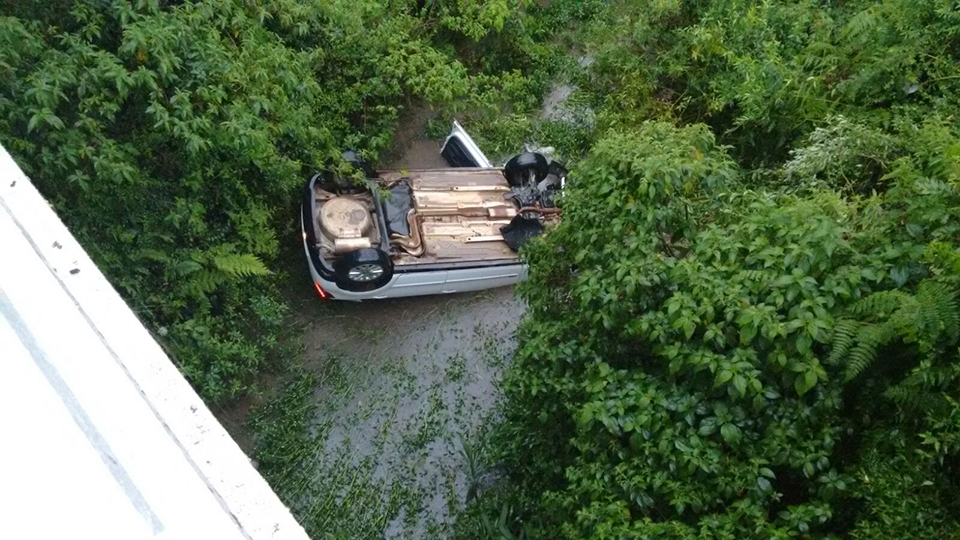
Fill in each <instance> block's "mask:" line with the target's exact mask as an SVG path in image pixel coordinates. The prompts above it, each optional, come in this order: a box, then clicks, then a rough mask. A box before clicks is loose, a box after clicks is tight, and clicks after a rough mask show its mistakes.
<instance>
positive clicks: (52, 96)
mask: <svg viewBox="0 0 960 540" xmlns="http://www.w3.org/2000/svg"><path fill="white" fill-rule="evenodd" d="M61 7H62V8H63V9H62V10H51V9H47V7H46V4H45V3H44V2H16V3H7V4H4V7H0V16H2V15H12V17H11V16H7V17H0V142H2V143H3V145H4V146H5V147H6V148H7V149H8V150H9V151H10V152H11V153H12V154H13V156H14V158H15V159H16V160H17V161H18V162H19V163H20V165H21V166H22V168H23V169H24V171H25V172H26V173H27V174H28V175H29V176H30V177H31V178H32V180H33V181H34V182H35V183H36V184H37V186H38V188H39V189H40V190H41V192H43V193H44V195H45V196H46V197H47V198H48V199H50V200H51V202H53V204H54V205H55V207H56V208H57V210H58V212H59V213H60V215H61V216H62V217H63V218H64V220H65V221H66V222H67V225H68V226H69V227H70V228H71V230H72V231H73V232H74V234H75V235H76V236H77V237H78V239H79V240H80V241H81V243H82V244H83V245H84V246H85V247H86V248H87V250H88V251H89V252H90V254H91V256H92V257H93V258H94V260H95V261H96V262H97V264H98V265H99V266H100V267H101V268H102V269H103V271H104V273H105V274H106V275H107V276H108V277H109V278H110V280H111V281H112V283H113V284H114V285H115V286H116V287H117V288H118V289H119V290H120V292H121V293H122V294H123V295H124V297H125V298H126V299H127V300H128V302H129V303H130V304H131V306H132V308H133V309H134V310H135V311H136V312H137V313H138V314H139V315H140V317H142V318H143V319H144V321H145V322H146V323H147V324H148V326H150V327H151V328H152V329H153V330H154V331H155V332H156V333H157V335H158V336H159V337H160V339H161V341H163V342H164V343H165V344H166V346H167V347H168V348H169V350H170V352H171V353H172V355H173V357H174V358H175V359H176V360H177V362H178V363H179V364H180V366H181V368H182V370H183V372H184V373H185V374H186V375H187V377H188V378H189V379H190V380H191V382H193V384H194V385H195V386H196V387H197V388H198V390H199V391H200V392H201V394H202V395H203V396H204V397H205V398H207V399H208V400H214V401H219V400H226V399H231V398H235V397H238V396H241V395H243V394H244V393H245V392H246V390H247V389H248V387H249V384H250V381H251V378H252V377H253V376H254V375H255V374H257V373H259V372H261V371H263V370H264V369H266V368H269V367H270V366H271V365H274V366H275V365H277V362H279V361H280V359H281V357H282V356H283V355H284V348H283V347H281V346H280V345H279V344H280V343H281V342H282V339H280V336H281V334H282V330H283V315H284V310H285V307H284V306H283V302H282V301H281V299H280V297H279V294H278V292H277V279H276V275H275V274H274V273H273V272H271V270H270V268H271V267H274V265H273V262H274V261H275V260H276V257H277V255H278V253H279V251H280V246H281V243H282V244H283V245H284V246H289V249H296V245H297V244H296V242H297V241H298V234H297V232H296V230H295V229H294V223H295V221H296V215H297V213H296V212H297V204H298V200H299V199H298V190H299V188H300V187H301V183H302V181H303V180H302V179H303V178H304V177H305V176H306V175H308V174H311V173H313V172H314V171H316V169H317V168H318V167H320V166H322V165H323V164H324V163H325V162H326V161H327V160H328V159H329V158H336V157H337V156H339V154H340V152H341V150H342V149H343V148H344V147H354V148H358V149H361V150H365V151H367V155H368V157H370V158H375V157H376V154H377V152H378V151H380V150H382V149H384V148H386V147H387V146H388V145H389V143H390V138H391V135H392V133H393V129H394V127H395V123H396V118H397V114H398V110H399V108H400V107H401V106H402V104H403V103H404V102H405V101H406V100H407V99H409V98H410V97H411V96H419V97H421V98H423V99H426V100H428V101H432V102H443V101H445V100H453V99H455V98H458V97H460V96H461V95H462V94H463V93H464V92H466V90H467V86H468V80H467V75H466V72H465V68H464V67H463V66H462V65H461V64H460V63H459V62H457V61H455V60H452V59H451V58H450V57H449V56H447V55H446V54H445V53H441V52H440V51H439V50H438V49H436V48H434V47H432V46H431V45H430V43H429V41H428V39H429V35H426V36H422V35H419V30H418V27H419V25H418V22H419V21H418V19H417V18H415V17H414V16H412V15H410V14H409V13H408V10H406V9H405V8H404V6H395V7H390V6H385V5H383V4H381V3H378V2H359V3H358V2H325V1H319V0H317V1H311V2H295V1H290V0H283V1H277V2H267V3H256V2H253V3H251V2H234V1H231V0H209V1H204V2H174V3H169V2H156V1H145V2H135V3H128V2H119V1H118V2H95V3H90V2H63V3H62V6H61ZM495 22H496V21H492V22H490V24H494V23H495ZM274 268H275V267H274Z"/></svg>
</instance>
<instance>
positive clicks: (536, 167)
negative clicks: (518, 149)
mask: <svg viewBox="0 0 960 540" xmlns="http://www.w3.org/2000/svg"><path fill="white" fill-rule="evenodd" d="M549 172H550V166H549V165H548V164H547V158H545V157H543V156H542V155H540V154H536V153H534V152H524V153H523V154H520V155H518V156H514V157H513V158H511V159H510V161H508V162H507V164H506V165H505V166H504V167H503V176H505V177H506V179H507V183H508V184H510V186H511V187H519V186H524V185H526V184H528V183H530V182H531V181H532V182H533V183H534V184H537V183H538V182H540V181H541V180H543V179H544V178H546V177H547V174H548V173H549Z"/></svg>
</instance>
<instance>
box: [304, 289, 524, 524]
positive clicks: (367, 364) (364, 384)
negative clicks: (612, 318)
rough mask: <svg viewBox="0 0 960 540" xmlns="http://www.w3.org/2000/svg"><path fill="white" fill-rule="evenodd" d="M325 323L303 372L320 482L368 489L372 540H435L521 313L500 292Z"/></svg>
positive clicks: (338, 312) (459, 486)
mask: <svg viewBox="0 0 960 540" xmlns="http://www.w3.org/2000/svg"><path fill="white" fill-rule="evenodd" d="M325 311H327V312H328V313H327V315H326V316H324V317H322V318H321V319H319V320H317V322H315V323H314V324H312V325H310V326H308V328H307V329H306V333H305V342H306V346H307V356H308V362H309V363H308V367H310V368H311V369H312V370H314V371H315V372H321V373H326V376H325V377H324V378H323V379H324V380H325V381H326V383H325V384H323V385H322V386H321V387H320V388H318V389H317V392H316V394H315V398H316V402H317V403H318V404H319V407H320V413H319V414H318V417H317V421H316V425H315V426H314V429H315V430H317V431H318V432H319V433H321V435H322V438H323V440H324V444H323V445H322V448H321V449H320V451H319V456H318V459H319V460H320V462H321V467H320V469H321V471H322V473H321V474H326V475H333V474H336V473H339V472H342V471H344V470H347V469H349V470H351V471H353V472H354V473H357V474H359V475H362V476H363V478H359V479H358V478H356V477H354V476H351V478H350V482H349V486H355V485H357V484H358V483H359V484H365V485H368V486H370V489H369V490H368V491H367V492H366V493H362V494H359V498H362V499H365V500H366V501H367V503H366V504H374V503H376V501H379V504H381V505H382V507H383V509H382V511H381V512H379V513H375V515H371V516H370V519H379V520H382V521H383V523H384V525H385V526H384V528H383V529H382V530H381V534H382V535H383V537H385V538H435V537H437V535H441V536H443V533H444V532H448V527H449V526H450V524H451V520H452V517H453V515H454V514H455V512H456V510H457V509H459V508H460V507H461V506H462V505H463V504H464V502H465V501H466V496H467V491H468V490H469V488H470V483H471V479H470V478H468V469H469V467H468V465H467V462H466V457H465V452H464V444H466V445H471V444H475V440H476V438H477V437H478V433H477V432H478V430H480V429H481V428H482V427H483V425H484V422H485V421H487V420H488V419H489V417H490V415H491V414H492V412H493V411H494V408H495V406H496V404H497V401H498V399H499V396H500V394H499V390H498V386H497V384H498V381H499V380H500V376H501V374H502V370H503V367H504V362H505V360H506V359H508V358H510V356H511V354H512V351H513V346H514V342H513V337H512V335H513V331H514V330H515V328H516V323H517V321H518V319H519V317H521V316H522V313H523V306H522V304H521V302H520V301H519V300H518V299H517V298H516V297H515V296H514V294H513V290H512V289H511V288H505V289H494V290H490V291H484V292H479V293H474V294H465V295H456V296H451V297H447V296H443V297H421V298H410V299H395V300H386V301H382V302H373V303H369V304H331V305H329V306H328V309H327V310H325ZM358 471H359V472H358ZM349 486H348V485H347V483H346V482H344V484H343V485H339V486H331V487H332V488H334V489H338V488H339V489H345V490H346V489H347V488H348V487H349ZM344 495H346V493H345V494H344Z"/></svg>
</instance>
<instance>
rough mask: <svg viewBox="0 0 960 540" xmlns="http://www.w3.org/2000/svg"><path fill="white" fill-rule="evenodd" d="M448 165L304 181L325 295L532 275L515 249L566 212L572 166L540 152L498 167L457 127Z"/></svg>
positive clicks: (317, 281) (310, 244)
mask: <svg viewBox="0 0 960 540" xmlns="http://www.w3.org/2000/svg"><path fill="white" fill-rule="evenodd" d="M441 155H442V156H443V157H444V159H445V160H446V161H447V162H448V163H449V164H450V165H451V167H450V168H444V169H421V170H409V171H406V170H385V171H374V170H373V169H372V168H370V167H369V166H368V165H367V164H366V163H364V162H362V160H360V159H359V158H358V157H357V156H356V155H355V154H353V153H350V152H347V153H345V154H344V158H345V160H347V161H349V162H352V163H353V164H354V166H355V167H356V168H357V169H360V170H361V171H363V173H364V174H363V176H364V177H365V178H366V181H365V182H361V183H358V182H355V181H349V180H345V179H343V178H341V177H339V176H338V175H337V174H336V173H334V172H332V171H324V172H321V173H319V174H317V175H314V176H313V177H312V178H310V179H309V180H308V181H307V184H306V186H305V188H304V195H303V202H302V216H301V223H302V227H303V248H304V252H305V253H306V255H307V261H308V265H309V267H310V274H311V275H312V276H313V281H314V286H315V288H316V290H317V292H318V293H319V295H320V296H321V297H322V298H325V299H327V298H332V299H337V300H355V301H356V300H367V299H379V298H394V297H400V296H421V295H428V294H445V293H455V292H464V291H476V290H481V289H490V288H493V287H502V286H505V285H512V284H514V283H517V282H519V281H521V280H523V279H524V278H526V274H527V269H526V266H525V265H524V264H523V263H521V262H520V259H519V257H518V256H517V250H518V249H519V248H520V246H522V245H523V244H524V243H525V242H526V241H528V240H529V239H530V238H533V237H535V236H537V235H539V234H541V233H542V232H543V231H544V230H545V228H546V227H549V226H550V224H551V223H553V222H555V221H556V220H557V219H558V218H559V216H560V209H559V208H558V207H557V204H556V201H557V199H558V195H559V193H560V192H561V190H562V188H563V185H564V182H565V180H566V173H567V171H566V169H564V168H563V166H562V165H559V164H557V163H555V162H554V163H548V161H547V160H546V158H544V157H543V156H542V155H540V154H535V153H524V154H520V155H518V156H516V157H514V158H513V159H511V160H510V161H508V162H507V164H506V165H505V166H504V168H502V169H500V168H495V167H493V166H492V165H491V164H490V161H489V160H488V159H487V158H486V156H484V155H483V152H481V151H480V149H479V148H478V147H477V145H476V143H475V142H474V141H473V139H471V138H470V136H469V135H468V134H467V132H466V131H464V129H463V128H462V127H461V126H460V124H458V123H456V122H454V125H453V131H452V132H451V133H450V136H448V137H447V139H446V141H445V142H444V145H443V148H442V149H441Z"/></svg>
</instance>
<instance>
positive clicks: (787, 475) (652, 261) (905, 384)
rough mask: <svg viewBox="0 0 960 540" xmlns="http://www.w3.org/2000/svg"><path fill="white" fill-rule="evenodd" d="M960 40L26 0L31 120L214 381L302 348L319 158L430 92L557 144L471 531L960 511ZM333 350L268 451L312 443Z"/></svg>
mask: <svg viewBox="0 0 960 540" xmlns="http://www.w3.org/2000/svg"><path fill="white" fill-rule="evenodd" d="M521 8H522V9H521ZM581 57H582V58H581ZM578 59H580V61H579V62H578ZM584 59H586V60H587V61H584ZM958 66H960V10H958V8H957V7H956V5H954V3H951V2H947V1H943V0H922V1H907V0H883V1H880V2H873V1H869V2H868V1H866V0H852V1H846V2H812V1H791V2H767V3H757V2H747V1H743V0H731V1H726V2H693V1H689V2H680V1H669V0H667V1H663V0H657V1H630V2H627V1H611V2H600V1H595V0H589V1H588V0H582V1H580V0H555V1H553V2H537V3H530V2H524V1H517V2H510V1H508V0H457V1H455V2H433V1H428V2H416V1H413V0H410V1H399V2H397V1H394V2H376V1H372V0H370V1H364V0H359V1H356V0H355V1H352V2H341V1H326V0H310V1H302V0H301V1H294V0H277V1H271V2H236V1H231V0H209V1H203V2H172V1H170V2H168V1H161V0H153V1H150V0H141V1H138V2H123V1H119V0H116V1H112V2H111V1H107V2H97V3H93V2H71V1H68V0H59V1H57V2H53V3H49V2H34V1H27V2H6V3H0V142H2V143H3V145H4V146H5V147H6V148H7V149H8V150H9V151H10V152H11V153H12V154H13V155H14V157H15V158H16V159H17V160H18V162H19V163H20V164H21V166H22V167H23V168H24V170H25V171H26V172H27V173H28V174H29V175H30V176H31V178H32V179H33V180H34V181H35V182H36V183H37V185H38V187H39V188H40V189H41V190H42V191H43V193H44V194H45V195H46V196H47V197H48V198H49V199H50V200H51V201H52V202H53V204H54V205H55V206H56V207H57V209H58V211H59V213H60V215H61V216H62V217H63V218H64V219H65V220H66V221H67V224H68V225H69V226H70V227H71V230H72V231H73V232H74V234H76V235H77V236H78V238H79V239H80V240H81V242H83V243H84V245H85V246H86V247H87V248H88V250H89V251H90V253H91V255H92V256H93V257H94V259H95V260H96V261H97V263H98V264H99V265H101V267H102V268H103V269H104V271H105V273H107V275H108V276H109V277H110V279H111V280H112V282H113V283H114V284H115V285H116V286H117V287H118V289H119V290H120V291H121V292H122V293H123V294H124V296H125V297H126V298H127V300H128V301H129V302H130V304H131V306H132V307H133V308H134V309H135V310H136V311H137V312H138V314H139V315H140V316H141V317H142V318H143V319H144V320H145V322H147V323H148V325H150V326H151V328H153V329H154V330H155V331H156V333H157V335H158V337H159V338H160V339H161V340H162V341H163V342H164V343H165V344H166V346H168V347H169V349H170V351H171V353H172V355H173V356H174V357H175V358H176V359H177V361H178V362H179V363H180V365H181V367H182V369H183V371H184V373H185V374H186V375H187V376H188V377H189V378H190V380H191V381H192V382H193V383H194V385H195V386H196V387H197V388H198V389H199V390H200V391H201V392H202V393H203V395H204V396H205V398H207V399H208V400H211V401H217V400H226V399H231V398H235V397H238V396H240V395H243V393H244V392H246V391H247V389H248V388H249V384H250V381H251V380H252V378H253V377H254V376H255V375H256V374H257V373H259V372H261V371H262V370H264V369H266V368H268V367H270V366H271V365H273V364H274V363H275V362H276V361H277V359H278V358H279V357H280V356H281V355H282V354H283V353H284V349H285V347H284V345H283V344H284V343H285V341H284V340H283V339H282V334H283V326H284V324H283V322H284V312H285V307H284V303H283V302H282V301H281V297H280V295H279V292H278V280H277V272H279V268H278V266H277V264H276V260H277V257H278V255H279V253H280V252H281V250H282V249H284V244H287V243H289V244H290V245H291V246H293V247H294V248H296V246H297V242H298V239H297V238H296V234H297V224H296V222H295V219H296V218H295V216H296V212H295V208H294V207H293V205H294V204H295V193H296V190H297V189H298V188H299V186H300V182H301V179H302V178H303V177H304V176H305V175H307V174H309V173H311V172H313V171H314V170H316V169H317V168H318V167H321V166H323V165H324V164H325V163H326V162H327V161H328V160H330V159H336V156H337V155H339V152H340V149H341V148H343V147H344V146H352V147H356V148H360V149H362V150H364V151H366V152H367V155H368V156H369V157H373V158H375V157H376V156H377V154H378V153H380V152H383V151H385V150H386V149H387V148H388V146H389V143H390V137H391V135H392V133H393V130H394V128H395V126H396V123H397V120H398V118H399V115H400V114H401V112H402V110H403V109H404V108H405V107H407V106H408V105H410V104H411V103H420V102H426V103H429V104H431V105H433V106H435V107H436V108H437V110H438V111H439V113H440V114H439V120H438V121H437V122H436V123H435V126H436V129H437V130H438V131H439V130H445V129H446V120H447V119H448V118H449V117H450V116H453V115H457V116H461V117H466V118H468V119H469V120H471V121H472V125H471V130H474V129H475V130H476V133H475V134H476V135H477V138H478V140H479V141H480V143H481V146H483V147H484V148H485V149H487V150H488V152H489V153H491V154H507V153H510V152H513V151H515V150H516V147H517V145H518V144H519V143H520V141H535V142H540V143H545V144H553V145H554V146H556V148H557V150H558V151H559V152H560V153H561V154H562V155H564V156H565V157H566V158H567V159H569V160H570V161H569V162H570V164H571V166H572V167H573V169H574V177H575V179H576V180H575V181H574V182H572V183H571V184H570V186H569V188H568V189H567V193H566V195H565V197H564V201H563V205H564V212H565V216H564V220H563V222H562V224H561V225H560V226H559V227H558V228H557V229H556V230H554V231H552V232H551V234H549V235H548V236H547V237H546V238H544V239H543V241H539V242H536V243H534V244H533V245H531V246H530V248H529V249H528V250H527V251H526V253H525V257H526V258H527V260H528V261H529V263H530V265H531V279H530V280H529V281H528V282H527V283H526V284H524V285H523V287H522V288H521V291H522V294H523V296H524V298H525V299H526V301H527V303H528V305H529V316H528V317H527V320H526V321H525V322H524V324H523V325H522V328H521V330H520V333H519V338H520V349H519V352H518V354H517V356H516V358H515V361H514V363H513V364H512V366H511V367H510V369H509V371H508V374H507V378H506V381H505V390H506V394H507V404H506V407H505V410H504V421H503V423H502V425H501V426H500V427H499V429H498V432H497V438H496V439H495V441H494V442H495V443H496V444H495V445H494V448H496V449H497V453H496V457H497V458H499V460H498V461H499V462H500V463H501V464H502V466H503V469H504V470H505V471H506V478H505V479H504V481H503V482H502V483H501V484H500V485H498V486H496V487H495V488H493V489H490V490H488V491H486V492H484V493H483V494H482V495H481V496H480V497H479V498H478V499H477V500H475V501H474V502H473V504H472V506H471V508H470V509H469V510H468V512H467V513H466V514H465V515H464V516H463V517H462V519H461V520H460V522H459V523H458V530H459V531H460V533H461V535H462V536H463V537H472V538H483V539H489V538H491V537H493V536H494V535H500V536H504V537H507V536H515V537H528V538H543V539H554V538H568V539H574V538H595V539H601V538H661V537H664V538H695V537H696V538H770V537H776V538H785V537H851V538H884V537H885V538H907V537H915V538H951V537H957V536H960V523H958V520H960V517H958V516H960V502H958V501H960V470H958V465H957V463H958V452H960V406H958V403H957V400H958V399H960V363H958V358H957V354H958V339H960V313H958V306H957V300H956V293H957V286H958V285H960V283H958V274H960V246H958V235H960V130H958V128H957V127H956V119H957V117H958V116H960V67H958ZM557 77H566V79H567V81H566V82H569V83H570V84H571V85H572V86H574V87H576V90H575V91H574V92H573V94H572V96H571V98H570V100H569V102H570V103H572V104H575V105H576V107H575V109H576V110H575V111H574V112H573V113H572V114H571V117H570V118H573V120H572V121H571V120H570V118H567V119H565V120H564V119H559V120H558V119H555V118H554V119H541V118H537V117H536V113H537V110H538V108H539V105H540V101H541V98H542V96H543V95H544V93H546V92H547V91H548V90H549V89H550V85H551V83H552V82H554V81H559V79H557ZM298 264H299V263H298ZM303 380H305V381H307V382H305V383H302V384H296V385H294V386H293V387H291V388H292V392H290V393H288V394H284V396H285V397H284V398H283V399H284V400H286V401H283V400H281V401H279V402H278V405H277V406H276V407H274V408H268V409H266V412H264V413H263V414H262V416H260V417H258V418H259V420H258V429H259V430H260V431H261V432H262V434H263V437H264V438H265V440H266V441H267V443H270V441H274V440H275V441H279V442H277V443H276V444H274V445H273V446H270V445H269V444H267V445H266V446H264V448H266V450H264V451H262V452H260V457H261V466H262V469H263V471H264V473H265V475H267V476H268V477H270V476H271V475H272V474H284V475H287V474H289V473H290V471H293V470H300V469H299V467H300V466H301V465H305V464H307V462H308V461H309V459H310V456H309V455H308V454H307V453H304V452H302V451H300V450H297V451H296V452H290V451H286V450H289V449H288V448H284V447H285V445H288V444H289V445H299V446H301V447H304V448H305V447H307V446H309V445H310V444H313V443H312V439H311V438H310V437H307V436H306V435H305V434H304V433H303V432H302V431H299V430H300V429H301V428H302V427H303V425H304V424H305V423H308V422H309V421H310V418H309V417H310V415H311V413H310V411H311V409H309V408H308V407H306V406H305V405H303V403H304V401H305V400H306V399H307V396H309V394H310V386H309V379H303ZM286 409H289V410H292V411H294V412H295V415H294V416H289V415H284V414H281V412H282V411H283V410H286ZM274 450H276V451H275V452H274ZM301 450H302V449H301ZM305 470H306V469H305ZM304 474H306V473H304ZM297 478H298V479H299V477H297ZM303 482H307V480H306V479H303ZM300 502H302V501H300ZM365 515H366V514H365ZM308 526H311V525H310V524H308ZM364 530H367V529H364ZM312 532H314V533H316V534H326V533H328V532H330V531H324V530H322V526H321V525H316V528H315V530H313V529H312ZM334 532H335V531H334ZM369 534H370V535H371V536H372V537H375V536H376V532H375V531H372V530H371V531H370V532H369Z"/></svg>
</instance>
